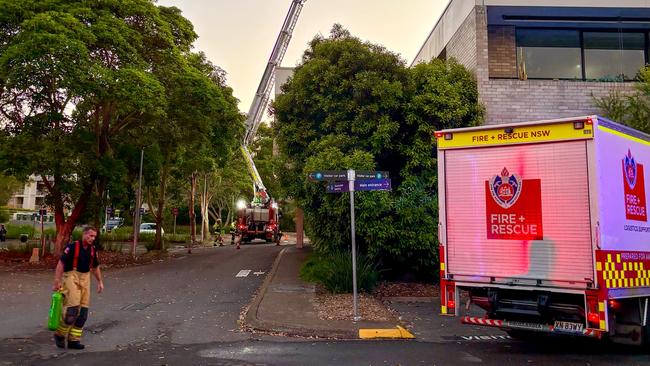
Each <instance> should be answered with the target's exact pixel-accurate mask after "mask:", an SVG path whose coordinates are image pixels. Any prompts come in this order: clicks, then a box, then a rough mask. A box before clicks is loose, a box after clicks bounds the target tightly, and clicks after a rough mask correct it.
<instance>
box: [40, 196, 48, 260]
mask: <svg viewBox="0 0 650 366" xmlns="http://www.w3.org/2000/svg"><path fill="white" fill-rule="evenodd" d="M38 213H39V214H40V216H41V248H43V255H45V235H44V234H45V230H44V228H43V220H45V215H47V209H46V208H45V207H43V208H41V209H40V210H38Z"/></svg>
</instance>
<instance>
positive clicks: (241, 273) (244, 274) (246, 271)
mask: <svg viewBox="0 0 650 366" xmlns="http://www.w3.org/2000/svg"><path fill="white" fill-rule="evenodd" d="M250 273H251V270H250V269H242V270H241V271H239V273H237V275H236V276H235V277H247V276H248V275H249V274H250Z"/></svg>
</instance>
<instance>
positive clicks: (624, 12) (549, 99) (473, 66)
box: [413, 0, 650, 124]
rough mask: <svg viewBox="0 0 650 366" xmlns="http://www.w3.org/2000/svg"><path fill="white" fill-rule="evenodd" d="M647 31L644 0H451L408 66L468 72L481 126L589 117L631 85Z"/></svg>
mask: <svg viewBox="0 0 650 366" xmlns="http://www.w3.org/2000/svg"><path fill="white" fill-rule="evenodd" d="M531 4H534V6H533V5H531ZM649 31H650V1H649V0H619V1H616V2H612V1H608V0H540V1H535V2H533V1H526V0H451V1H450V2H449V5H448V6H447V8H446V9H445V11H444V12H443V14H442V15H441V17H440V18H439V20H438V22H437V23H436V25H435V27H434V28H433V30H432V31H431V33H430V34H429V36H428V38H427V40H426V41H425V42H424V44H423V46H422V48H421V49H420V51H419V52H418V54H417V56H416V57H415V59H414V60H413V65H415V64H417V63H419V62H426V61H429V60H431V59H433V58H443V59H444V58H451V57H453V58H455V59H457V60H458V61H459V62H460V63H462V64H463V65H465V66H466V67H467V68H468V69H470V70H472V71H473V72H474V73H475V75H476V79H477V83H478V91H479V96H480V100H481V102H482V103H483V104H484V105H485V107H486V111H487V116H486V123H488V124H496V123H508V122H517V121H529V120H539V119H549V118H559V117H570V116H577V115H587V114H595V113H597V112H598V109H597V108H595V107H594V100H593V97H594V96H595V97H602V96H605V95H608V94H609V93H610V92H612V91H618V92H620V93H623V94H625V93H629V92H630V91H632V90H633V83H632V81H633V80H634V79H635V77H636V74H637V72H638V70H639V69H640V68H641V67H643V65H645V64H648V63H650V59H649V55H648V45H649V43H650V42H649Z"/></svg>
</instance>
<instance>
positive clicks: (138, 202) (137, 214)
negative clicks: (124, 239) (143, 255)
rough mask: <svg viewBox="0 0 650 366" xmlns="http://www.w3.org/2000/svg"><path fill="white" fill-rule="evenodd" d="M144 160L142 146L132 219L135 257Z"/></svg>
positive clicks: (138, 231)
mask: <svg viewBox="0 0 650 366" xmlns="http://www.w3.org/2000/svg"><path fill="white" fill-rule="evenodd" d="M143 161H144V147H142V150H140V176H139V178H138V196H137V198H136V204H135V205H136V207H135V219H134V220H133V248H132V249H131V255H132V256H133V257H134V258H135V248H136V247H137V246H138V235H139V234H140V207H142V201H141V200H142V162H143Z"/></svg>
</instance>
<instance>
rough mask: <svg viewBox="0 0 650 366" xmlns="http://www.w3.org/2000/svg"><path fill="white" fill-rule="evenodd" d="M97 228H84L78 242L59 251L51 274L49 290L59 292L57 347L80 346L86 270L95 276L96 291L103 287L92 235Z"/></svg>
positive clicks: (87, 294) (87, 297)
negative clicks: (59, 255) (59, 317)
mask: <svg viewBox="0 0 650 366" xmlns="http://www.w3.org/2000/svg"><path fill="white" fill-rule="evenodd" d="M96 237H97V229H95V228H94V227H86V228H84V231H83V237H82V240H81V242H79V241H75V242H73V243H71V244H68V245H67V246H66V247H65V249H64V250H63V254H62V255H61V260H59V263H58V264H57V266H56V271H55V273H54V287H53V289H54V290H55V291H56V290H61V292H62V294H63V312H62V314H63V321H62V322H61V323H60V325H59V328H58V329H57V330H56V331H55V333H54V342H55V343H56V345H57V347H59V348H65V346H66V344H65V341H66V339H67V341H68V348H71V349H84V347H85V346H84V345H83V344H81V332H82V330H83V326H84V324H85V323H86V319H87V318H88V307H89V306H90V272H91V271H92V272H93V275H94V276H95V278H96V279H97V293H101V292H102V291H103V290H104V282H103V281H102V273H101V271H100V269H99V260H98V259H97V250H96V249H95V245H94V242H95V238H96Z"/></svg>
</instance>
